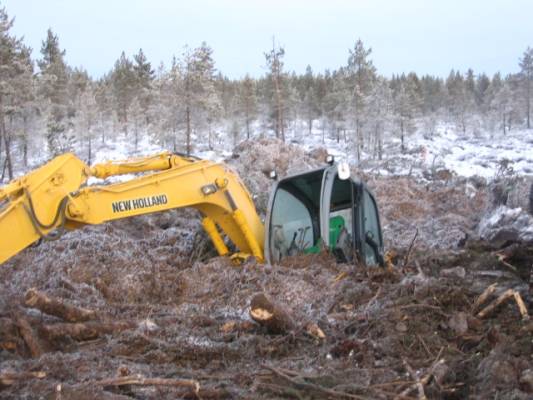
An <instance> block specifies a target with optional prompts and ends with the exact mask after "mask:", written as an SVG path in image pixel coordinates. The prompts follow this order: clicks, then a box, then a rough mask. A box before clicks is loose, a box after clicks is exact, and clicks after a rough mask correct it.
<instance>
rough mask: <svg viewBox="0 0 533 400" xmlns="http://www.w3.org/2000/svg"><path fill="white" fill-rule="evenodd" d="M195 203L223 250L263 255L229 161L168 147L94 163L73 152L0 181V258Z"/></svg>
mask: <svg viewBox="0 0 533 400" xmlns="http://www.w3.org/2000/svg"><path fill="white" fill-rule="evenodd" d="M140 172H145V173H147V172H149V173H147V174H145V175H143V176H139V177H135V178H134V179H131V180H129V181H127V182H122V183H116V184H110V185H91V186H86V183H87V180H88V178H89V177H96V178H103V179H105V178H107V177H110V176H115V175H122V174H127V173H140ZM181 207H192V208H195V209H197V210H199V211H200V212H201V214H202V215H203V220H202V225H203V227H204V229H205V230H206V232H207V233H208V234H209V236H210V238H211V240H212V241H213V244H214V246H215V248H216V250H217V252H218V253H219V254H220V255H228V254H229V249H228V247H227V246H226V244H225V241H224V239H223V237H222V235H221V232H220V231H222V233H224V234H225V235H226V236H227V237H228V238H229V239H230V240H231V242H232V243H233V244H234V245H235V247H236V248H237V249H238V252H239V254H241V255H253V256H255V257H256V258H257V259H258V260H260V261H262V260H263V259H264V256H263V236H264V227H263V224H262V223H261V220H260V219H259V216H258V215H257V212H256V209H255V206H254V203H253V201H252V199H251V197H250V194H249V193H248V191H247V189H246V187H245V186H244V185H243V183H242V182H241V180H240V179H239V177H238V176H237V175H236V174H235V173H233V172H232V171H231V170H230V169H229V168H228V167H227V166H224V165H222V164H219V163H214V162H211V161H207V160H198V159H195V158H190V157H183V156H179V155H173V154H169V153H161V154H158V155H155V156H153V157H148V158H139V159H133V160H127V161H125V162H110V163H104V164H98V165H95V166H93V167H89V166H87V165H85V164H84V163H83V162H82V161H81V160H79V159H78V158H77V157H76V156H74V155H73V154H64V155H62V156H59V157H57V158H55V159H53V160H52V161H50V162H49V163H48V164H45V165H44V166H42V167H41V168H39V169H37V170H35V171H33V172H31V173H29V174H28V175H25V176H23V177H21V178H19V179H16V180H14V181H12V182H11V183H9V184H8V185H6V186H5V187H3V188H0V263H3V262H4V261H6V260H8V259H9V258H10V257H12V256H14V255H15V254H17V253H18V252H20V251H21V250H23V249H24V248H26V247H28V246H29V245H31V244H32V243H34V242H36V241H37V240H39V239H41V238H44V239H52V240H53V239H56V238H58V237H59V236H60V234H61V233H62V231H63V230H65V229H78V228H80V227H83V226H84V225H87V224H101V223H104V222H106V221H111V220H115V219H120V218H127V217H132V216H135V215H142V214H147V213H152V212H159V211H164V210H169V209H173V208H181Z"/></svg>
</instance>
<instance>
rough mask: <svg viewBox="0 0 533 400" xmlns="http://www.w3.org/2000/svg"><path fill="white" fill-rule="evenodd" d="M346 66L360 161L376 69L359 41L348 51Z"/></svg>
mask: <svg viewBox="0 0 533 400" xmlns="http://www.w3.org/2000/svg"><path fill="white" fill-rule="evenodd" d="M349 51H350V56H349V57H348V65H347V67H346V69H345V76H346V86H347V88H348V90H349V92H350V117H351V120H352V121H353V122H352V124H353V129H354V135H355V137H354V141H355V152H356V157H357V161H358V162H359V161H361V152H362V151H363V149H364V145H365V143H364V132H363V130H364V125H365V115H366V109H367V105H368V95H369V94H370V93H371V91H372V87H373V85H374V83H375V80H376V68H375V67H374V64H373V63H372V60H370V58H369V57H370V54H372V49H371V48H368V49H365V46H364V44H363V42H362V41H361V39H358V40H357V41H356V42H355V45H354V48H353V50H352V49H350V50H349Z"/></svg>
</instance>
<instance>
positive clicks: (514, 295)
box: [477, 289, 529, 320]
mask: <svg viewBox="0 0 533 400" xmlns="http://www.w3.org/2000/svg"><path fill="white" fill-rule="evenodd" d="M510 299H514V300H515V302H516V304H517V306H518V310H519V311H520V314H521V315H522V319H523V320H528V319H529V314H528V312H527V307H526V305H525V304H524V301H523V300H522V296H520V293H518V292H517V291H516V290H513V289H507V290H506V291H505V292H503V293H502V294H501V295H500V297H498V298H497V299H496V300H494V301H493V302H492V303H490V304H489V305H488V306H486V307H485V308H484V309H483V310H481V311H480V312H478V313H477V317H478V318H485V317H486V316H488V315H490V314H492V313H493V312H494V310H496V308H498V307H499V306H500V305H501V304H503V303H504V302H506V301H507V300H510Z"/></svg>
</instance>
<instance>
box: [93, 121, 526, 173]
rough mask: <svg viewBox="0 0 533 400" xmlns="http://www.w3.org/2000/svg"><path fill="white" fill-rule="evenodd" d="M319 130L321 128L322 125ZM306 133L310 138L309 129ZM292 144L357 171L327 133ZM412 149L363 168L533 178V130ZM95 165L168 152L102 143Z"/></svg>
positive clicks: (417, 143)
mask: <svg viewBox="0 0 533 400" xmlns="http://www.w3.org/2000/svg"><path fill="white" fill-rule="evenodd" d="M316 125H317V126H318V124H316ZM301 129H302V130H303V131H304V132H305V131H306V127H305V126H302V127H301ZM287 141H288V142H290V143H292V144H295V145H298V146H301V147H302V148H303V150H305V151H307V152H309V151H312V150H314V149H317V148H326V149H327V151H328V153H330V154H333V155H335V156H336V157H337V158H338V159H343V160H347V161H348V162H350V163H351V164H352V165H357V160H356V157H355V151H354V145H353V144H352V143H344V142H343V140H341V141H340V142H339V143H337V141H336V140H335V139H332V138H330V137H328V136H327V135H326V137H325V138H324V140H323V135H322V131H321V130H320V129H313V131H312V134H311V135H308V134H306V135H303V134H301V133H294V132H291V131H290V132H289V133H288V136H287ZM405 143H406V149H405V152H403V153H402V152H401V143H400V139H399V138H397V137H390V138H388V139H386V140H385V143H384V157H383V160H382V161H380V162H378V161H375V160H372V157H371V155H370V154H368V152H364V153H363V160H362V162H361V163H360V165H359V166H360V167H361V168H362V169H363V170H365V171H367V172H370V171H371V172H373V173H377V174H379V175H393V176H395V175H412V176H415V177H422V176H424V171H435V170H442V169H445V170H448V171H450V172H453V173H455V174H456V175H457V176H460V177H473V176H479V177H482V178H485V179H488V180H491V179H492V178H494V177H496V176H498V174H501V173H502V172H506V173H510V172H513V173H515V174H517V175H533V130H531V131H528V130H516V131H511V132H509V133H508V134H507V135H506V136H503V134H502V133H500V132H498V133H495V134H488V133H483V134H478V135H476V136H473V135H462V134H460V133H458V132H457V131H456V130H455V129H454V128H453V127H452V126H448V125H444V124H442V125H439V126H438V127H437V128H436V130H435V133H434V134H433V135H427V134H424V133H423V132H422V131H419V132H417V133H416V134H414V135H411V136H408V137H407V138H406V139H405ZM95 147H96V149H95V157H94V162H102V161H105V160H110V159H114V160H117V159H123V158H127V157H130V156H133V155H147V154H153V153H154V152H158V151H161V150H163V148H162V147H161V146H160V145H157V144H155V143H154V141H153V140H151V138H150V137H149V136H145V137H143V138H142V139H141V141H140V143H139V145H138V149H137V151H135V149H134V146H133V143H132V141H131V140H129V139H128V138H125V137H123V136H122V135H119V137H118V140H114V141H108V142H107V143H106V145H105V146H102V145H101V144H100V143H96V146H95ZM232 152H233V148H232V145H231V144H230V143H229V141H222V140H220V142H218V143H216V144H215V146H214V149H212V150H211V149H209V148H208V146H207V145H205V144H202V143H198V142H196V144H195V148H194V154H195V155H196V156H198V157H200V158H206V159H210V160H214V161H221V160H224V159H227V158H228V157H229V156H231V154H232Z"/></svg>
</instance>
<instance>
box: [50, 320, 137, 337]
mask: <svg viewBox="0 0 533 400" xmlns="http://www.w3.org/2000/svg"><path fill="white" fill-rule="evenodd" d="M134 328H137V323H136V322H133V321H112V322H111V321H110V322H100V321H89V322H83V323H82V322H78V323H66V322H65V323H57V324H48V325H43V326H42V330H43V332H44V334H45V335H46V336H48V337H49V338H50V339H57V338H63V337H67V336H70V337H71V338H72V339H75V340H80V341H82V340H90V339H96V338H97V337H99V336H102V335H108V334H112V333H117V332H122V331H125V330H128V329H134Z"/></svg>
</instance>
